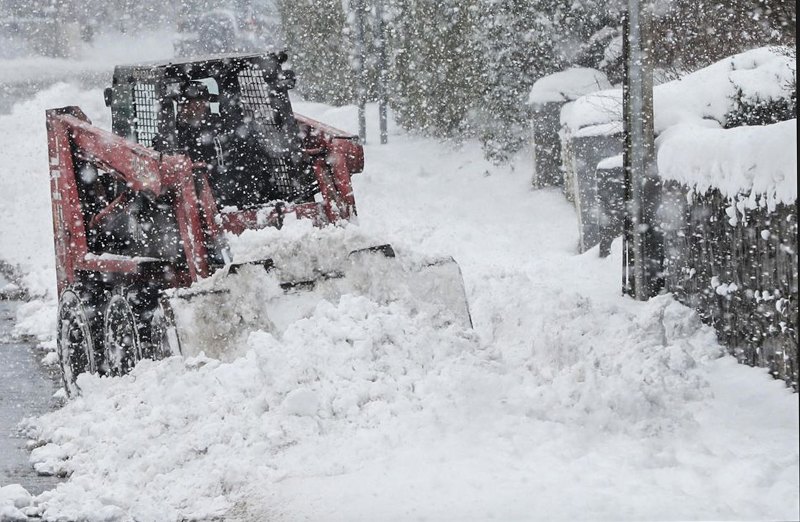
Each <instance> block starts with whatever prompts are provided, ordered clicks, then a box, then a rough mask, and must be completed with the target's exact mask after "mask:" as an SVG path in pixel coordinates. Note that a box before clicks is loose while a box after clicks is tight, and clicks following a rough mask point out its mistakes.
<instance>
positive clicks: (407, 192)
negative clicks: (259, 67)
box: [0, 86, 800, 521]
mask: <svg viewBox="0 0 800 522" xmlns="http://www.w3.org/2000/svg"><path fill="white" fill-rule="evenodd" d="M67 103H70V104H78V105H81V106H82V107H83V108H84V110H85V111H86V112H87V114H89V116H90V117H92V118H93V119H95V120H97V121H99V122H101V123H103V122H107V116H105V115H104V114H103V111H104V109H103V107H102V97H101V93H100V92H98V91H95V92H89V93H81V92H78V91H77V90H75V89H72V88H70V87H67V86H59V87H55V88H53V89H51V90H49V91H47V92H45V93H42V94H41V95H39V96H38V97H37V98H36V99H35V100H33V101H31V102H28V103H26V104H24V105H19V106H17V107H16V109H15V111H14V112H13V113H12V114H11V115H10V116H6V117H0V133H2V135H3V139H4V140H5V141H6V143H8V144H9V146H8V148H7V153H6V154H7V156H8V158H7V162H6V163H5V165H4V166H3V167H0V168H2V169H3V171H2V173H0V198H2V199H0V203H1V204H2V206H1V207H0V209H2V210H0V244H1V245H2V248H0V256H2V257H3V258H4V259H6V260H8V261H10V262H13V263H16V264H18V265H20V266H23V267H24V268H25V269H26V272H27V275H26V277H25V279H24V281H25V282H26V284H27V285H28V286H29V287H30V288H31V289H32V290H33V291H34V292H37V291H38V292H40V293H41V294H42V295H43V296H45V297H44V298H43V299H42V300H40V301H36V302H34V303H31V304H30V305H29V306H27V307H26V308H25V310H24V311H23V313H22V316H21V322H20V326H19V328H20V329H21V330H24V331H28V332H33V333H39V334H41V335H42V336H44V337H46V336H47V334H48V332H51V333H52V321H53V304H52V287H53V286H54V281H53V275H52V259H51V252H52V246H51V243H50V241H51V239H50V235H49V234H50V221H49V219H50V216H49V206H48V205H49V201H48V185H47V170H46V161H45V158H46V147H45V139H44V125H43V116H42V114H43V109H44V108H45V107H49V106H56V105H65V104H67ZM296 109H297V110H298V112H301V113H304V114H307V115H308V116H311V117H313V118H315V119H319V120H321V121H324V122H326V123H329V124H332V125H334V126H339V127H343V128H346V129H349V130H353V129H352V127H353V123H354V122H355V121H356V118H355V111H354V109H353V108H338V109H331V108H328V107H325V106H321V105H317V104H306V103H299V104H297V107H296ZM369 118H370V121H377V117H376V116H375V114H374V113H373V112H371V113H370V115H369ZM391 130H392V133H391V135H390V144H389V145H386V146H380V145H374V144H369V145H367V147H366V170H365V172H364V173H363V174H359V175H358V176H357V177H356V178H355V180H354V184H355V190H356V198H357V201H358V205H359V225H358V229H359V231H360V233H363V234H366V235H369V236H371V237H374V238H376V240H380V241H381V242H391V243H392V244H393V245H395V247H397V248H398V249H401V250H402V249H408V250H411V249H413V250H416V251H421V252H424V253H430V254H449V255H453V256H454V257H455V259H456V260H457V261H458V262H459V264H460V265H461V267H462V270H463V274H464V279H465V283H466V286H467V292H468V297H469V301H470V307H471V311H472V317H473V321H474V323H475V328H474V331H464V330H460V329H457V328H453V327H451V328H447V329H437V328H435V327H433V326H432V325H430V324H428V323H426V321H425V320H424V318H422V317H420V316H417V315H414V314H413V313H411V312H410V311H409V310H404V309H402V308H398V307H390V306H388V307H387V306H380V305H378V304H376V303H373V302H371V301H368V300H366V299H364V298H360V297H355V296H347V297H345V298H343V299H342V300H341V301H340V302H338V303H323V304H321V305H320V306H319V307H318V308H317V309H316V311H315V312H314V314H313V315H312V317H310V318H309V320H305V321H300V322H298V323H297V324H295V325H293V326H292V327H291V328H290V329H289V330H288V331H287V332H285V334H284V335H283V337H282V338H281V339H277V338H275V337H273V336H271V335H269V334H267V333H263V332H260V333H254V334H253V335H251V336H250V338H249V339H248V340H247V348H248V349H249V353H248V354H247V355H246V356H245V357H242V358H240V359H237V360H235V361H232V362H230V363H219V362H216V361H210V360H190V361H184V360H182V359H177V358H173V359H170V360H166V361H162V362H160V363H152V362H148V361H145V362H144V363H143V364H141V365H140V366H139V367H138V368H137V369H136V370H135V371H134V373H133V375H131V376H128V377H126V378H122V379H106V378H94V377H89V378H86V379H84V381H83V382H82V387H83V389H84V395H83V396H82V397H81V398H79V399H77V400H74V401H71V403H70V404H69V405H68V406H67V407H65V408H63V409H61V410H59V411H56V412H54V413H52V414H49V415H47V416H45V417H42V418H40V419H37V420H32V421H31V422H30V423H29V426H30V430H31V431H30V433H31V434H32V435H34V436H36V437H38V438H41V439H43V440H46V441H49V442H50V444H48V445H46V446H43V447H42V448H39V449H38V450H36V451H35V452H34V454H33V456H32V458H33V460H34V462H36V463H37V465H38V466H40V467H41V468H42V469H47V470H49V471H65V472H70V473H72V476H71V478H70V480H69V481H67V482H66V483H64V484H61V485H60V486H59V487H58V488H57V489H56V490H54V491H53V492H51V493H46V494H44V495H42V496H40V497H39V499H38V500H37V503H38V508H37V510H38V511H39V512H41V513H42V514H43V516H44V517H45V518H52V519H55V518H56V517H59V516H64V517H66V518H70V517H72V518H76V519H77V518H85V519H87V520H134V519H136V520H178V519H195V518H197V519H202V518H208V517H212V516H218V517H224V518H225V519H226V520H326V521H328V520H348V521H349V520H408V519H421V520H490V519H494V520H623V519H624V520H678V519H726V520H732V519H754V520H763V519H798V518H800V502H799V501H798V497H797V494H796V492H797V490H798V486H800V484H798V471H799V466H798V398H797V395H793V394H791V393H790V392H789V391H788V390H786V389H785V388H784V387H783V385H782V383H780V382H776V381H772V380H771V379H770V377H769V376H768V375H767V374H766V372H765V371H764V370H759V369H752V368H747V367H743V366H740V365H737V364H736V363H735V362H734V361H733V360H732V359H731V358H729V357H721V356H720V355H721V349H720V347H719V346H718V345H717V344H716V341H715V337H714V334H713V332H712V331H711V330H710V329H708V328H706V327H705V326H703V325H702V324H700V323H699V321H698V319H697V317H696V316H695V315H694V314H693V313H692V312H691V311H690V310H688V309H686V308H685V307H683V306H681V305H679V304H677V303H675V302H674V301H672V300H671V299H670V298H669V297H668V296H663V297H659V298H657V299H654V300H652V301H650V302H647V303H639V302H634V301H632V300H629V299H626V298H623V297H621V296H620V295H619V280H620V277H619V267H620V260H619V258H618V256H617V255H612V256H611V257H610V258H607V259H599V258H598V256H597V252H596V251H590V252H588V253H587V254H584V255H576V243H577V233H576V222H575V215H574V212H573V209H572V207H571V206H570V204H569V203H568V202H566V201H565V200H564V198H563V197H562V196H561V194H560V192H558V191H555V190H545V191H532V190H531V189H530V186H529V183H528V179H529V172H530V167H529V165H527V164H526V162H525V161H524V160H520V161H519V162H518V164H516V165H515V168H513V169H512V168H510V167H504V168H498V167H494V166H492V165H490V164H488V163H486V162H485V161H484V160H483V159H482V156H481V152H480V150H479V148H478V147H477V145H475V144H473V143H465V144H462V145H455V144H441V143H438V142H435V141H432V140H429V139H424V138H420V137H415V136H409V135H405V134H403V133H402V132H400V131H399V130H397V129H394V128H392V129H391ZM370 131H371V134H370V137H374V136H376V135H377V134H376V132H375V129H370ZM20 209H25V211H26V212H25V214H24V215H20V212H19V211H20ZM288 233H295V232H292V231H291V230H289V231H288ZM616 252H618V248H617V249H615V254H616Z"/></svg>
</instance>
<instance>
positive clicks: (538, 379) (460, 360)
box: [30, 291, 718, 520]
mask: <svg viewBox="0 0 800 522" xmlns="http://www.w3.org/2000/svg"><path fill="white" fill-rule="evenodd" d="M547 294H548V295H541V296H540V298H541V299H542V301H543V302H547V303H550V305H551V306H550V307H549V308H550V313H547V314H542V313H541V312H542V310H538V311H539V312H540V314H539V315H537V316H534V317H531V318H529V319H528V320H527V321H526V324H525V327H526V328H525V329H526V330H529V331H532V332H539V333H538V334H537V335H535V336H534V337H533V342H532V344H531V345H530V346H529V348H528V350H526V351H525V352H517V353H512V351H510V352H506V351H505V350H504V347H503V346H485V345H482V344H481V343H480V342H479V341H478V340H477V338H476V336H475V335H474V334H473V333H471V332H470V331H468V330H460V329H454V328H436V327H434V326H433V325H430V324H429V323H428V321H426V320H424V319H423V318H420V317H414V316H413V315H410V314H409V313H408V311H407V310H404V309H402V308H401V307H399V306H394V305H390V306H380V305H377V304H376V303H374V302H372V301H370V300H368V299H365V298H363V297H352V296H345V297H343V298H342V299H341V300H340V301H339V302H338V303H331V302H321V303H320V304H319V305H318V307H317V309H316V311H315V313H314V314H313V316H311V317H309V318H308V319H307V320H302V321H299V322H297V323H295V324H293V325H292V326H291V327H290V328H289V329H288V330H287V331H286V332H285V333H284V335H283V337H282V339H281V340H278V339H276V338H275V337H273V336H272V335H270V334H269V333H266V332H256V333H253V334H252V335H251V336H250V338H249V339H248V341H247V346H248V348H249V351H248V353H247V355H246V356H244V357H242V358H240V359H237V360H234V361H232V362H230V363H220V362H219V361H217V360H212V359H205V358H195V359H188V360H183V359H180V358H173V359H170V360H168V361H166V362H163V363H160V364H154V363H150V362H145V363H144V364H141V365H140V366H138V367H137V368H136V369H135V371H134V372H133V373H132V374H131V375H130V376H128V377H125V378H122V379H107V378H98V377H95V376H89V375H84V376H82V377H80V378H79V385H80V386H81V388H82V390H83V396H82V397H81V398H78V399H77V400H74V401H72V402H70V403H69V404H68V405H67V406H66V407H64V408H63V409H61V410H59V411H56V412H54V413H51V414H49V415H46V416H44V417H42V418H40V419H38V420H36V421H33V422H32V424H31V427H30V434H31V435H35V437H36V438H39V439H45V440H49V441H51V442H50V443H49V444H47V445H45V446H42V447H40V448H37V449H35V450H34V451H33V453H32V455H31V460H32V461H33V462H34V464H35V466H36V468H37V470H41V471H46V472H49V473H68V474H72V476H71V479H70V481H69V482H67V483H64V484H61V485H59V486H58V487H57V489H56V490H54V491H53V492H50V493H45V494H43V495H42V496H40V497H38V499H37V505H38V506H39V508H40V509H41V510H42V515H43V516H44V517H45V518H47V517H48V516H54V515H56V514H58V515H65V514H66V515H68V516H75V517H78V518H80V517H82V516H89V517H90V520H92V519H94V518H92V517H97V519H98V520H99V519H100V514H102V515H103V516H106V517H111V516H112V515H114V516H116V517H123V516H124V517H127V518H132V519H139V520H141V519H149V520H173V519H180V518H198V517H199V518H208V517H212V516H221V515H223V514H225V513H229V512H233V513H240V514H245V513H246V514H247V515H248V516H250V517H257V516H258V515H261V516H266V514H267V513H266V512H264V511H261V510H263V509H264V508H265V506H266V505H268V493H269V492H270V490H271V489H272V488H273V485H274V484H275V483H276V482H279V481H281V480H283V479H284V478H285V477H286V474H287V472H288V473H298V472H301V470H302V473H303V474H304V475H309V476H318V475H322V476H327V475H339V474H346V473H351V472H354V471H356V470H357V469H358V467H359V466H360V465H361V464H360V463H361V462H363V461H365V460H367V461H368V460H370V459H373V458H377V457H379V456H380V455H381V454H382V452H383V451H385V446H386V445H387V444H388V446H389V447H395V446H396V445H398V444H401V443H405V442H408V443H411V444H414V441H415V440H417V439H418V433H419V432H420V431H422V432H423V433H425V434H426V436H429V435H437V434H438V436H441V437H449V436H454V435H455V434H457V433H458V432H459V431H460V430H462V429H470V426H472V425H473V423H475V422H476V421H479V422H480V423H481V424H484V425H485V426H487V428H486V429H487V433H485V434H484V435H485V436H488V437H492V438H499V439H502V438H507V437H513V436H514V435H512V433H513V431H514V429H516V427H517V426H519V427H521V428H522V429H523V430H527V429H534V430H535V429H537V425H540V424H542V423H545V424H546V423H560V424H567V425H571V426H574V427H575V428H576V429H580V428H588V429H591V430H593V431H595V430H599V431H601V432H602V431H609V432H611V433H616V434H618V435H619V434H629V435H628V436H630V437H639V436H648V435H653V434H657V433H659V432H662V431H663V430H667V431H672V430H674V429H676V428H677V427H678V426H680V425H681V423H682V422H683V421H684V419H683V417H684V416H687V412H686V411H685V409H684V408H683V405H684V404H685V403H686V401H693V400H697V399H701V398H705V397H707V396H708V392H707V391H706V389H705V387H706V384H705V382H704V380H703V379H702V378H701V377H700V375H699V374H698V373H697V372H696V371H695V370H694V368H695V367H696V365H697V364H698V362H702V361H704V360H706V359H708V358H709V357H716V356H717V355H718V352H716V350H715V349H712V350H710V351H709V349H708V346H713V338H712V337H711V336H712V334H711V333H710V332H709V331H707V330H706V329H704V327H702V326H701V325H700V323H699V322H698V321H697V319H696V317H695V316H694V315H693V314H692V313H691V312H690V311H689V310H688V309H686V308H685V307H682V306H681V305H679V304H677V303H675V302H673V301H672V300H671V299H669V298H661V299H659V300H656V301H654V302H652V303H650V304H648V306H647V307H646V310H643V311H642V312H643V313H640V314H631V313H628V312H625V311H622V310H613V309H612V310H608V309H603V308H604V307H601V309H600V310H595V309H593V308H594V306H593V304H592V303H591V302H587V301H585V300H584V299H582V298H580V297H579V296H574V295H570V294H568V293H561V292H558V291H556V292H553V291H549V292H547ZM519 304H520V305H523V306H524V303H519ZM513 319H517V318H513ZM600 319H602V320H600ZM699 332H702V334H703V335H700V336H698V333H699ZM517 334H518V333H517ZM634 337H635V338H634ZM587 339H591V341H590V342H586V340H587ZM620 340H624V348H623V347H622V346H620V344H619V343H620ZM73 426H74V428H73ZM488 426H493V428H488ZM512 427H514V428H512ZM348 441H352V443H351V442H348ZM329 444H333V445H336V446H339V447H340V448H341V451H342V452H341V453H339V454H337V455H330V456H329V457H328V458H325V459H320V460H316V459H309V460H306V459H305V458H300V459H299V460H298V455H297V451H296V450H295V449H294V448H304V447H308V446H318V445H323V446H327V445H329ZM301 456H302V452H301ZM531 464H532V465H533V463H531ZM477 478H479V479H480V480H484V479H485V478H483V479H481V478H480V477H477ZM99 490H105V491H109V492H113V493H108V494H104V495H96V492H97V491H99ZM276 509H277V508H275V507H273V508H272V513H273V514H275V510H276ZM94 514H97V515H94ZM111 519H112V520H113V519H114V518H111ZM251 519H255V518H251Z"/></svg>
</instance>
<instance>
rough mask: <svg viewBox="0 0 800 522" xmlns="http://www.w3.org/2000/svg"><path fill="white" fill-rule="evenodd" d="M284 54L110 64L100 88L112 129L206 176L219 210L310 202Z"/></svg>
mask: <svg viewBox="0 0 800 522" xmlns="http://www.w3.org/2000/svg"><path fill="white" fill-rule="evenodd" d="M285 61H286V54H285V53H269V54H251V55H224V56H217V57H212V58H204V59H200V60H197V61H168V62H157V63H147V64H140V65H130V66H118V67H116V68H115V69H114V78H113V83H112V87H110V88H108V89H106V92H105V99H106V104H107V105H108V106H110V107H111V113H112V131H113V132H114V133H115V134H117V135H119V136H122V137H125V138H127V139H129V140H131V141H134V142H137V143H139V144H141V145H143V146H145V147H149V148H154V149H156V150H158V151H159V152H163V153H166V154H185V155H187V156H189V158H190V159H191V160H192V161H193V162H194V163H195V165H196V166H197V168H204V169H206V171H207V174H208V178H209V182H210V185H211V188H212V192H213V193H214V197H215V199H216V202H217V205H218V206H219V207H220V208H221V209H225V208H229V207H235V208H236V209H249V208H256V207H259V206H261V205H264V204H268V203H274V202H276V201H283V202H288V203H302V202H306V201H313V199H314V194H315V192H316V190H317V187H316V184H315V183H314V182H313V178H314V175H313V172H311V171H310V168H309V165H310V163H309V161H308V160H307V158H305V157H304V152H303V143H302V138H301V136H300V130H299V127H298V124H297V121H296V120H295V117H294V114H293V112H292V107H291V103H290V101H289V93H288V92H289V90H290V89H291V88H293V87H294V84H295V80H294V74H293V72H292V71H290V70H284V69H283V68H282V64H283V63H284V62H285Z"/></svg>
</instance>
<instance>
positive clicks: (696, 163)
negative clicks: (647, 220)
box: [658, 119, 797, 208]
mask: <svg viewBox="0 0 800 522" xmlns="http://www.w3.org/2000/svg"><path fill="white" fill-rule="evenodd" d="M658 172H659V174H660V176H661V177H663V178H664V179H672V180H675V181H678V182H680V183H682V184H683V185H686V186H688V187H690V188H692V189H694V190H695V191H697V192H698V193H701V194H702V193H704V192H706V191H707V190H709V189H710V188H716V189H718V190H719V191H720V192H721V193H722V194H723V195H724V196H726V197H729V198H734V197H736V196H738V195H740V194H749V195H750V198H751V199H752V203H753V205H756V204H757V202H756V196H759V199H761V202H760V204H761V205H765V206H769V207H770V208H771V207H773V206H774V205H775V203H785V204H792V203H794V202H795V201H797V177H796V175H797V120H796V119H795V120H789V121H784V122H780V123H775V124H773V125H763V126H755V127H735V128H732V129H719V128H705V127H700V126H695V125H676V126H675V127H672V128H670V129H669V130H668V131H667V132H665V133H663V134H662V135H661V136H660V137H659V139H658Z"/></svg>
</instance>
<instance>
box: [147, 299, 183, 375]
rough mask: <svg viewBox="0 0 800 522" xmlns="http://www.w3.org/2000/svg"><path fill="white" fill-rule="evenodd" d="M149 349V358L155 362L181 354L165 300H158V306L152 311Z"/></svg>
mask: <svg viewBox="0 0 800 522" xmlns="http://www.w3.org/2000/svg"><path fill="white" fill-rule="evenodd" d="M150 348H151V354H150V356H151V357H152V358H153V359H155V360H159V359H163V358H165V357H170V356H172V355H180V354H181V353H182V349H181V342H180V339H179V338H178V328H177V326H175V316H174V314H173V312H172V307H171V306H170V305H169V302H167V300H166V299H160V300H159V301H158V306H156V308H155V309H154V310H153V311H152V318H151V320H150Z"/></svg>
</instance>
